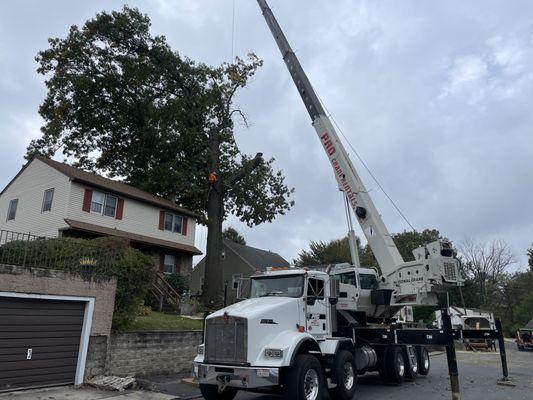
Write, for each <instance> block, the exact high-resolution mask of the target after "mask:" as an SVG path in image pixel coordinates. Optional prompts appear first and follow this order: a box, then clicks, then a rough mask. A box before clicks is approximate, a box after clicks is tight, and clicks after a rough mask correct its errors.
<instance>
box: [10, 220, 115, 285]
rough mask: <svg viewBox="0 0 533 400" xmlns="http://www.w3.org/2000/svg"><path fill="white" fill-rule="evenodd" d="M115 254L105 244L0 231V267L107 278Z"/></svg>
mask: <svg viewBox="0 0 533 400" xmlns="http://www.w3.org/2000/svg"><path fill="white" fill-rule="evenodd" d="M116 257H117V252H116V250H115V249H113V247H112V246H111V245H109V244H103V243H100V244H97V243H95V242H94V241H91V240H85V239H77V238H69V237H44V236H37V235H33V234H31V233H21V232H12V231H7V230H0V264H4V265H15V266H22V267H33V268H45V269H56V270H62V271H66V272H70V273H75V274H79V275H82V276H87V277H94V276H109V271H110V268H111V266H112V265H113V263H114V262H116Z"/></svg>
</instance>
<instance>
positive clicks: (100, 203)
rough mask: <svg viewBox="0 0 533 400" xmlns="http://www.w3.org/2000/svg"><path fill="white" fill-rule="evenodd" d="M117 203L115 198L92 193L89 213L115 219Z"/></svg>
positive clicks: (100, 193)
mask: <svg viewBox="0 0 533 400" xmlns="http://www.w3.org/2000/svg"><path fill="white" fill-rule="evenodd" d="M117 201H118V199H117V198H116V197H115V196H111V195H109V194H104V193H102V192H96V191H94V192H93V195H92V199H91V212H93V213H96V214H102V215H105V216H107V217H113V218H115V215H116V211H117Z"/></svg>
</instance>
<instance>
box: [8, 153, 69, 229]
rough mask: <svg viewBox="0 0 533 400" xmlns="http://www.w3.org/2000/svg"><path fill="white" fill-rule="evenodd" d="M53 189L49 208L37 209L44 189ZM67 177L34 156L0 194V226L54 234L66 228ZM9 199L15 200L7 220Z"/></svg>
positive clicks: (39, 206)
mask: <svg viewBox="0 0 533 400" xmlns="http://www.w3.org/2000/svg"><path fill="white" fill-rule="evenodd" d="M51 188H54V198H53V201H52V210H51V211H47V212H44V213H43V212H41V208H42V202H43V195H44V191H45V190H47V189H51ZM69 191H70V180H69V178H68V177H67V176H65V175H63V174H62V173H60V172H58V171H56V170H55V169H54V168H52V167H50V166H48V165H47V164H45V163H43V162H42V161H40V160H38V159H34V160H33V161H32V163H31V164H30V165H28V166H27V168H26V169H25V170H24V171H23V172H22V174H20V176H19V177H18V178H17V179H16V180H15V181H14V182H13V183H12V184H11V186H9V187H8V188H7V190H6V191H5V192H4V193H3V194H2V196H0V229H4V230H9V231H14V232H22V233H31V234H34V235H43V236H57V234H58V230H59V229H61V228H65V227H67V224H66V223H65V221H64V218H65V213H66V207H67V204H68V197H69ZM12 199H19V201H18V207H17V214H16V217H15V219H14V220H12V221H7V210H8V207H9V202H10V201H11V200H12Z"/></svg>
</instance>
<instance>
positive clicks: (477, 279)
mask: <svg viewBox="0 0 533 400" xmlns="http://www.w3.org/2000/svg"><path fill="white" fill-rule="evenodd" d="M459 251H460V256H461V259H462V267H463V273H464V274H466V276H467V277H468V278H470V279H471V280H472V281H473V282H474V283H475V285H476V287H477V291H478V294H479V302H480V303H481V304H483V303H485V302H486V300H487V299H488V297H489V296H490V295H491V293H492V292H493V291H494V290H496V289H497V288H498V285H499V284H500V283H501V281H502V278H503V277H504V276H505V274H506V273H507V272H508V269H509V267H510V266H512V265H513V264H514V263H515V262H516V259H515V256H514V254H513V252H512V250H511V248H510V247H509V245H508V244H507V243H506V242H504V241H502V240H492V241H490V242H476V241H474V240H472V239H465V240H463V241H462V242H461V244H460V246H459Z"/></svg>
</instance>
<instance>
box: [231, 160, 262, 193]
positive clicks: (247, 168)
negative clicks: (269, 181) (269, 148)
mask: <svg viewBox="0 0 533 400" xmlns="http://www.w3.org/2000/svg"><path fill="white" fill-rule="evenodd" d="M262 163H263V153H257V154H256V155H255V157H254V158H252V159H251V160H250V161H249V162H247V163H246V164H245V165H243V167H242V168H241V169H239V170H238V171H237V172H236V173H235V174H234V175H233V176H231V177H230V178H229V179H228V186H230V187H231V186H234V185H235V184H237V183H239V182H240V181H241V180H243V179H244V178H245V177H246V175H248V174H249V173H250V172H252V171H253V170H254V169H256V168H257V167H259V165H261V164H262Z"/></svg>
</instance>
